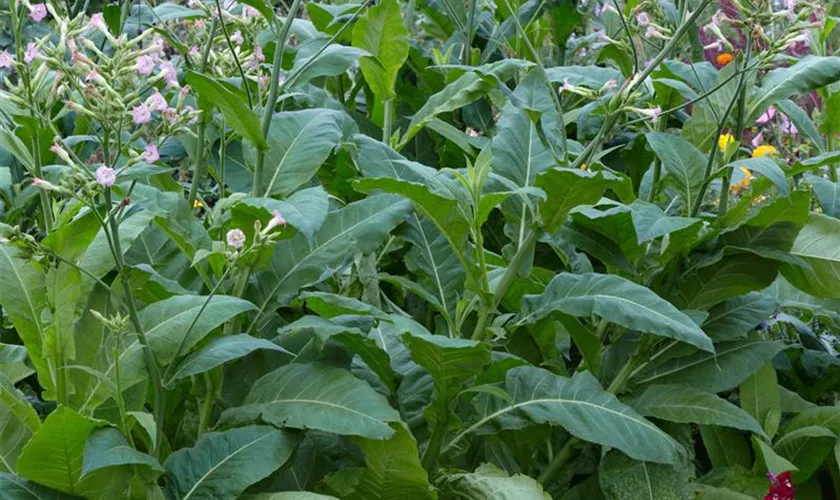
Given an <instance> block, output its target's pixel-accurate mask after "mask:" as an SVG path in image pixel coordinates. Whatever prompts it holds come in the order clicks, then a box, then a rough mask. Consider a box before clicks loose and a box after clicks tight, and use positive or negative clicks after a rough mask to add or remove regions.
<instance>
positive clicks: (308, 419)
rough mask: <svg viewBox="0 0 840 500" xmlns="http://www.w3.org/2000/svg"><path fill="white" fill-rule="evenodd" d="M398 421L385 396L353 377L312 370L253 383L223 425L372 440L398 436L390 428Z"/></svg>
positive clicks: (288, 371) (300, 368)
mask: <svg viewBox="0 0 840 500" xmlns="http://www.w3.org/2000/svg"><path fill="white" fill-rule="evenodd" d="M399 418H400V417H399V413H397V412H396V411H395V410H394V409H392V408H391V407H390V406H389V405H388V402H387V401H386V400H385V398H384V397H382V395H380V394H379V393H377V392H376V391H374V390H373V389H372V388H371V387H370V386H369V385H368V384H367V383H365V382H363V381H361V380H359V379H357V378H356V377H354V376H353V375H351V374H350V372H348V371H346V370H342V369H339V368H332V367H327V366H321V365H308V364H291V365H288V366H284V367H281V368H278V369H276V370H274V371H272V372H270V373H268V374H267V375H265V376H263V377H262V378H260V379H259V380H257V381H256V382H254V385H253V386H252V387H251V390H250V392H248V395H247V396H246V397H245V400H244V402H243V405H242V406H240V407H237V408H231V409H229V410H226V411H225V412H224V413H223V414H222V421H223V422H255V421H264V422H266V423H270V424H273V425H276V426H278V427H291V428H295V429H318V430H322V431H325V432H333V433H336V434H349V435H353V436H362V437H368V438H372V439H385V438H389V437H391V436H393V435H394V431H393V429H391V428H390V427H389V425H388V422H396V421H398V420H399Z"/></svg>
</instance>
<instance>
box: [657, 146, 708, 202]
mask: <svg viewBox="0 0 840 500" xmlns="http://www.w3.org/2000/svg"><path fill="white" fill-rule="evenodd" d="M646 137H647V140H648V144H649V145H650V147H651V148H652V149H653V152H654V153H656V155H657V156H658V157H659V159H660V160H662V167H663V168H664V169H665V171H666V172H667V173H668V178H669V179H671V181H672V182H673V183H674V185H675V186H676V188H677V190H678V191H679V193H680V196H681V197H682V199H683V202H684V204H685V207H686V208H685V213H691V210H692V208H693V207H694V206H695V205H697V204H698V203H702V201H703V200H698V199H697V196H698V193H699V191H700V186H701V185H702V184H703V179H704V176H705V170H706V163H707V159H706V155H704V154H703V153H701V152H700V150H698V149H697V148H696V147H694V145H693V144H691V143H690V142H688V141H686V140H685V139H683V138H682V137H679V136H677V135H674V134H667V133H664V132H648V133H647V134H646Z"/></svg>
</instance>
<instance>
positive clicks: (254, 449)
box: [164, 425, 297, 500]
mask: <svg viewBox="0 0 840 500" xmlns="http://www.w3.org/2000/svg"><path fill="white" fill-rule="evenodd" d="M296 444H297V438H296V437H295V436H294V435H293V434H292V433H290V432H288V431H284V430H279V429H275V428H274V427H270V426H264V425H255V426H250V427H242V428H239V429H230V430H227V431H223V432H210V433H208V434H205V435H203V436H201V438H200V439H199V440H198V441H197V442H196V444H195V446H194V447H192V448H185V449H181V450H178V451H176V452H175V453H173V454H172V455H170V456H169V458H167V459H166V462H165V463H164V465H165V467H166V470H167V471H168V472H169V474H170V475H171V477H172V480H173V484H172V485H171V487H172V489H173V490H174V491H175V492H177V495H178V497H179V498H181V500H189V499H193V500H200V499H205V500H210V499H219V500H224V499H227V500H235V499H236V498H239V495H241V494H242V492H243V491H245V488H247V487H248V486H250V485H252V484H254V483H256V482H257V481H259V480H261V479H263V478H264V477H266V476H268V475H269V474H271V473H272V472H274V471H275V470H277V469H279V468H280V467H281V466H282V465H283V464H284V463H286V461H287V460H288V459H289V457H290V456H291V455H292V452H293V451H294V449H295V445H296Z"/></svg>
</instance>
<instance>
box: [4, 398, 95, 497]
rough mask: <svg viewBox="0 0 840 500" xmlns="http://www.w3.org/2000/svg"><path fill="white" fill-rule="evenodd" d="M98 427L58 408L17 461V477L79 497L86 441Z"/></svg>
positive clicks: (68, 411) (92, 421) (69, 411)
mask: <svg viewBox="0 0 840 500" xmlns="http://www.w3.org/2000/svg"><path fill="white" fill-rule="evenodd" d="M100 425H102V422H100V421H96V420H92V419H90V418H87V417H83V416H81V415H79V414H78V413H76V412H74V411H73V410H71V409H70V408H67V407H66V406H59V407H58V409H57V410H55V411H54V412H52V413H51V414H50V415H49V416H48V417H47V419H46V420H45V421H44V424H43V425H41V428H40V429H38V432H36V433H35V435H34V436H32V439H31V440H30V441H29V443H28V444H27V445H26V446H25V447H24V449H23V453H21V454H20V456H19V457H18V462H17V472H18V474H20V475H21V476H23V477H25V478H27V479H30V480H32V481H35V482H36V483H39V484H42V485H44V486H48V487H50V488H53V489H56V490H59V491H62V492H64V493H69V494H71V495H80V494H82V492H83V491H84V487H83V486H82V485H81V484H80V476H81V473H82V461H83V451H84V447H85V441H86V440H87V437H88V434H90V432H91V431H92V430H93V429H95V428H96V427H98V426H100Z"/></svg>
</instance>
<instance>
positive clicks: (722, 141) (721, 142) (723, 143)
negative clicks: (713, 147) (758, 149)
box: [718, 134, 735, 151]
mask: <svg viewBox="0 0 840 500" xmlns="http://www.w3.org/2000/svg"><path fill="white" fill-rule="evenodd" d="M734 143H735V138H734V137H732V134H723V135H721V136H720V137H718V148H720V150H721V151H726V148H728V147H729V145H730V144H734Z"/></svg>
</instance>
